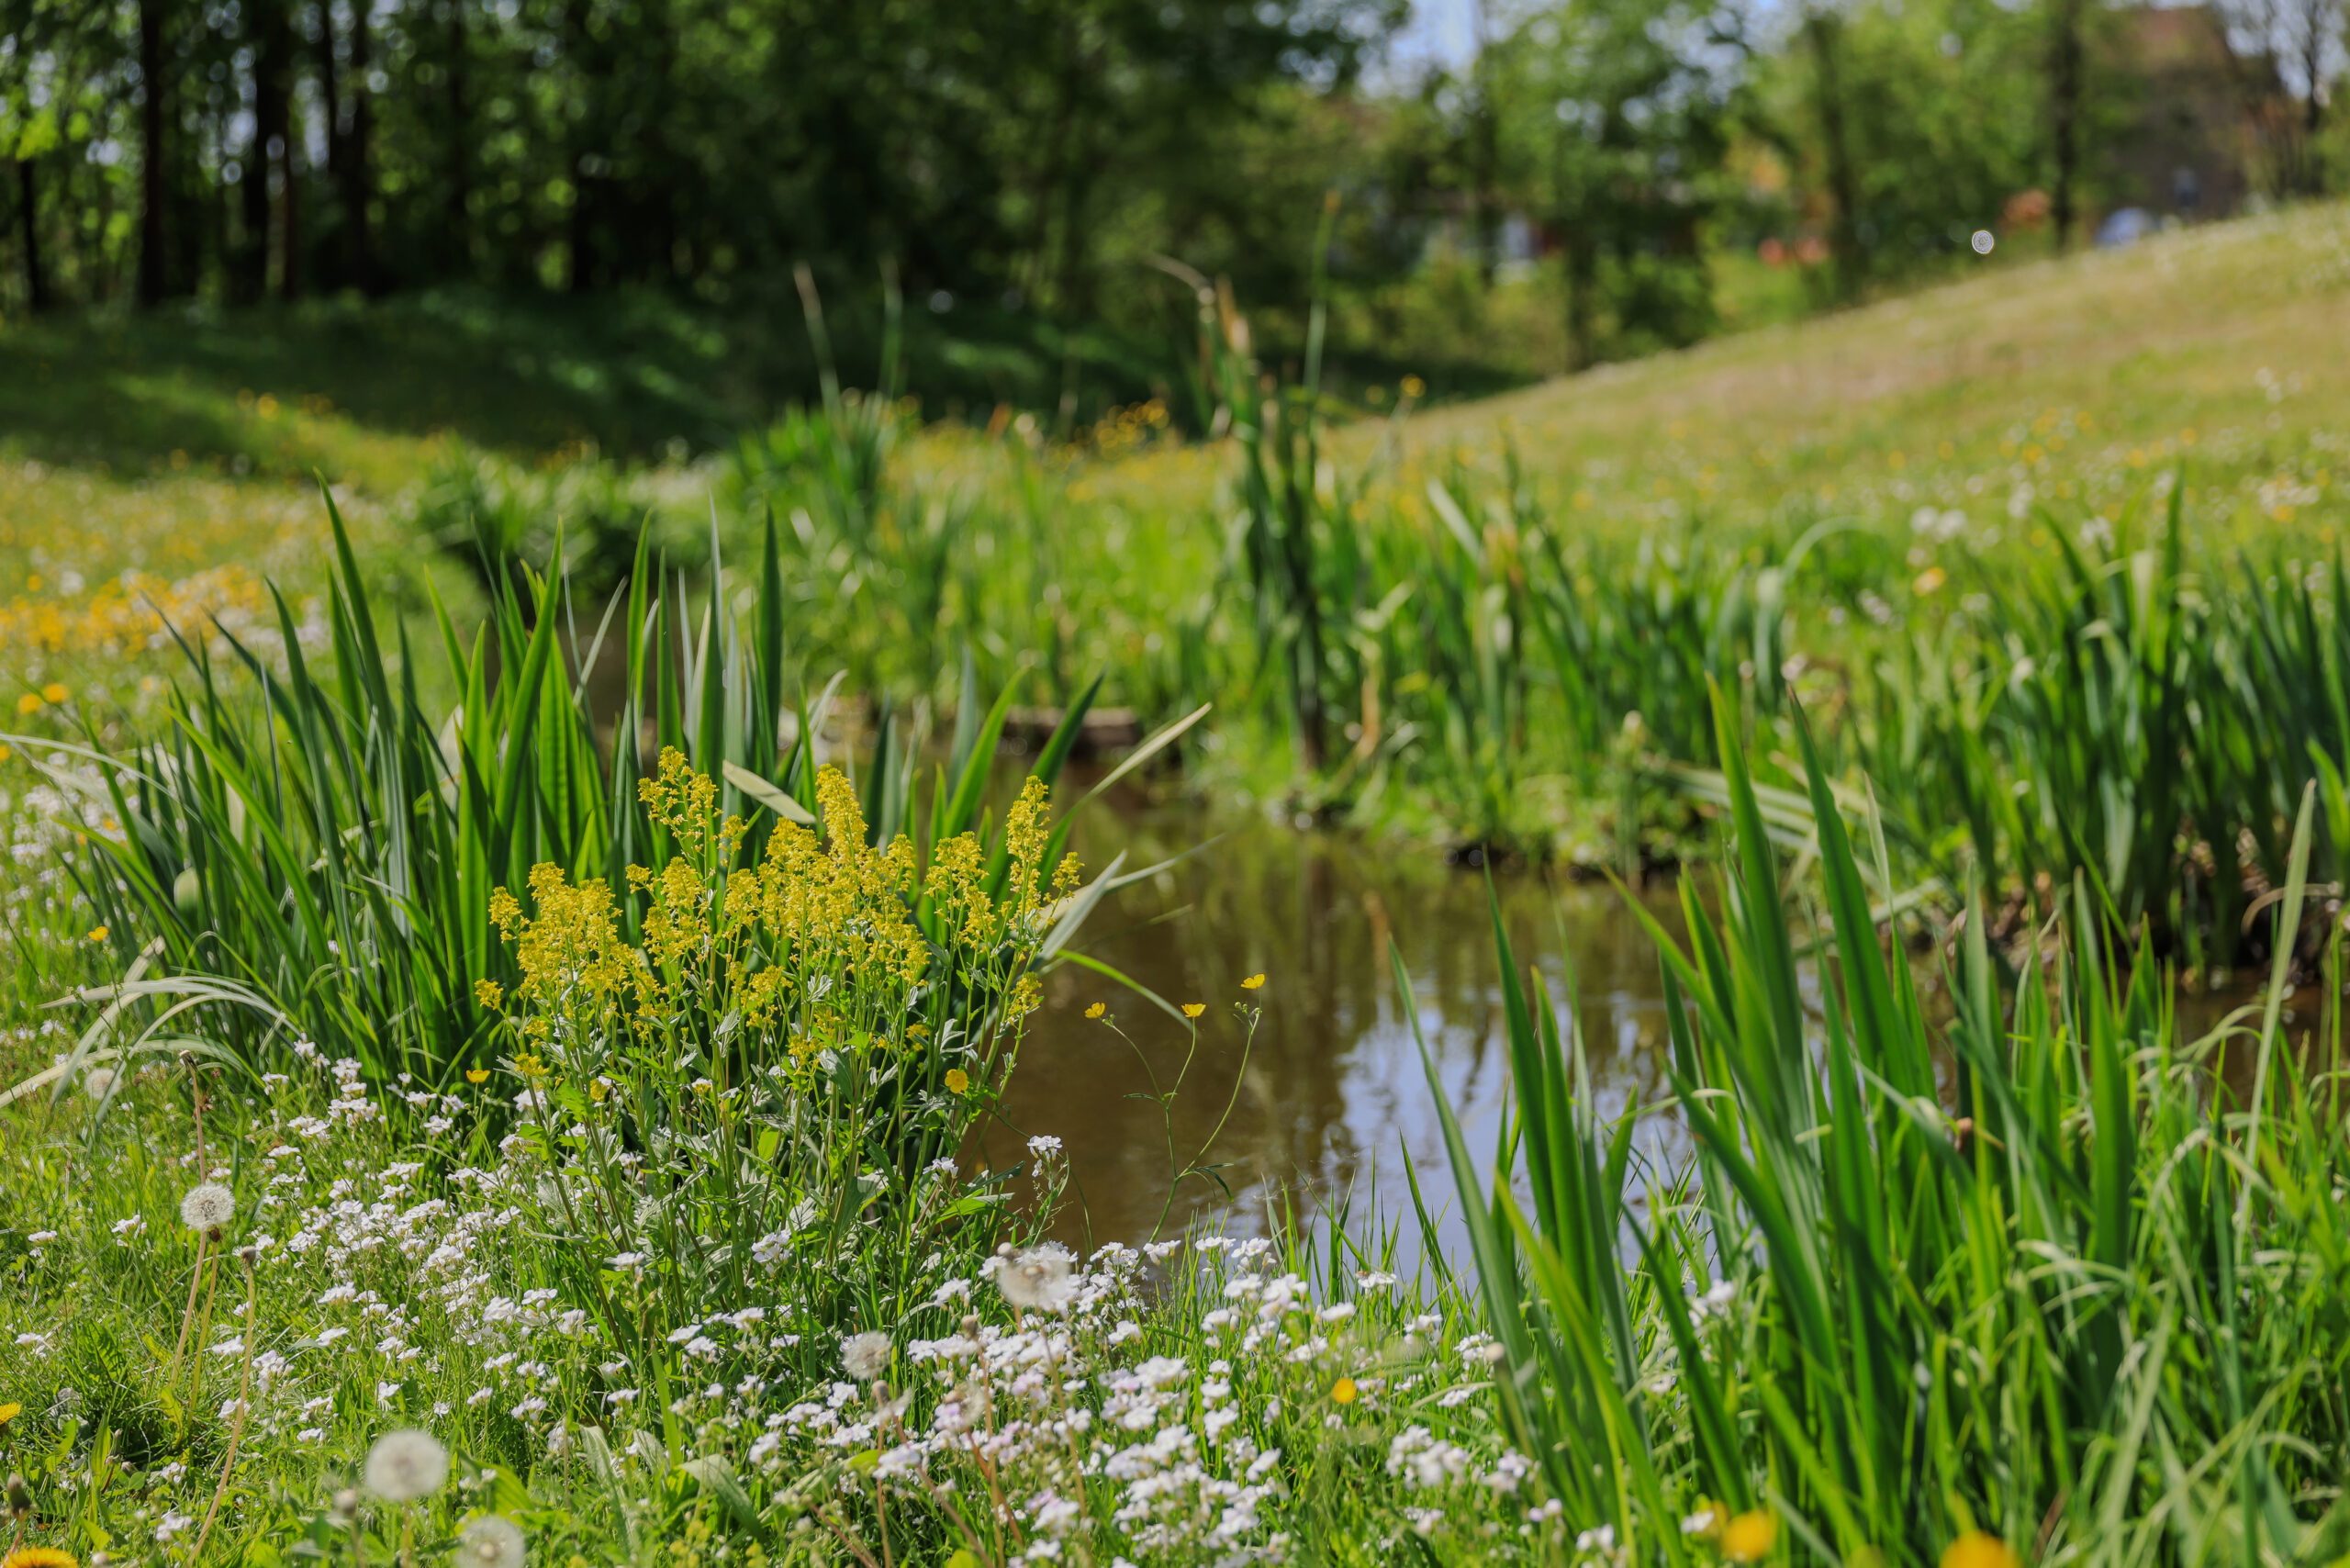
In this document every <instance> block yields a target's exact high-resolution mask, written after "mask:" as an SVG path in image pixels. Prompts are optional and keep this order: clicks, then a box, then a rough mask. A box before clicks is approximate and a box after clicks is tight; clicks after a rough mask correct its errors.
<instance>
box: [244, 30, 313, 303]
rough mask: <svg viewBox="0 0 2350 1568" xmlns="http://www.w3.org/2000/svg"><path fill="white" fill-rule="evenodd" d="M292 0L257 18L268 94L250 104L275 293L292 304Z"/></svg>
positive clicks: (297, 286) (260, 69)
mask: <svg viewBox="0 0 2350 1568" xmlns="http://www.w3.org/2000/svg"><path fill="white" fill-rule="evenodd" d="M292 11H293V4H292V0H274V3H272V4H270V5H269V6H268V8H267V9H266V10H265V11H264V12H263V17H262V42H261V56H260V60H259V62H257V63H256V65H255V71H256V73H259V74H262V75H264V76H266V77H267V79H268V82H269V86H268V90H267V91H266V92H263V93H260V94H256V95H254V99H253V122H254V127H255V129H256V130H257V131H258V132H259V139H260V142H261V150H262V153H263V165H262V168H261V170H260V171H259V172H260V173H261V174H263V182H262V188H263V191H264V192H268V193H269V194H270V195H271V196H274V198H275V205H276V208H277V210H276V214H275V220H274V223H273V224H272V239H273V240H274V247H275V250H276V252H277V269H276V270H277V294H278V297H279V298H281V299H293V298H296V297H298V296H299V295H300V294H301V292H302V225H301V221H300V217H301V215H300V212H299V210H298V208H297V205H296V204H297V199H298V197H299V196H300V186H299V185H298V184H297V181H296V179H295V174H294V165H295V161H294V17H293V15H292ZM272 173H274V174H276V176H277V189H276V190H275V191H274V192H271V191H269V184H270V182H269V180H268V178H267V176H268V175H269V174H272Z"/></svg>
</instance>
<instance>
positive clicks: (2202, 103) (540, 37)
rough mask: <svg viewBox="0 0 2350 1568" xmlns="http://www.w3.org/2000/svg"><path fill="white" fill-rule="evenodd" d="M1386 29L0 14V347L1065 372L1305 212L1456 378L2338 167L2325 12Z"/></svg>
mask: <svg viewBox="0 0 2350 1568" xmlns="http://www.w3.org/2000/svg"><path fill="white" fill-rule="evenodd" d="M1410 3H1411V0H1254V3H1253V4H1238V3H1235V0H1004V3H1002V4H999V5H995V6H986V7H975V6H961V5H950V4H945V3H942V0H867V3H864V4H859V5H854V6H845V5H839V4H834V3H830V0H0V176H5V177H0V214H5V217H6V223H5V225H0V316H5V315H14V314H17V313H21V312H25V311H37V310H43V309H48V308H55V307H58V306H62V305H75V306H99V305H109V304H113V303H116V302H124V303H135V304H139V305H143V306H148V307H157V306H162V305H165V304H168V303H171V302H175V301H199V302H203V303H205V304H206V305H207V306H209V305H221V306H233V305H245V304H253V303H258V302H262V301H267V300H297V299H303V298H308V297H319V296H341V297H379V296H382V295H386V294H390V293H395V292H405V291H417V290H424V289H443V290H446V289H451V288H461V289H463V288H470V289H476V290H482V291H488V292H491V293H495V294H498V295H500V296H511V295H516V294H528V295H545V296H569V295H588V296H599V297H600V296H603V295H606V294H609V293H610V292H612V291H616V290H633V291H648V290H649V291H654V292H656V293H660V294H662V295H664V296H666V297H671V298H674V299H677V300H679V301H683V302H687V303H688V304H690V305H695V306H699V307H707V308H710V310H711V312H713V313H714V314H713V315H712V317H711V319H715V320H731V321H743V320H749V319H754V318H756V317H758V316H759V315H760V313H761V312H770V313H775V314H778V315H779V316H780V315H785V314H795V313H796V309H797V305H796V297H794V296H793V295H792V294H791V292H790V290H789V284H788V281H787V280H788V276H789V269H790V267H791V266H792V265H793V264H794V263H800V262H806V263H811V265H813V266H814V267H815V268H816V271H817V274H818V275H819V277H820V278H822V280H823V281H824V284H825V286H826V288H827V290H828V297H856V298H861V299H867V300H869V299H871V298H873V297H877V296H878V279H879V277H880V275H881V272H882V269H883V266H884V264H885V263H886V264H887V265H888V266H889V267H890V269H892V270H893V272H894V275H895V276H896V277H897V279H899V280H900V284H901V287H902V289H903V291H904V297H905V298H906V300H907V302H908V308H909V309H910V310H911V311H912V313H913V314H914V315H915V316H916V317H917V318H922V317H923V316H924V315H925V313H926V314H927V316H928V317H931V318H935V319H936V321H935V322H934V325H935V326H936V328H937V330H939V331H940V332H943V333H946V334H947V335H949V336H952V335H954V334H955V332H957V331H958V330H965V329H966V328H968V331H970V332H973V333H979V334H980V335H984V333H982V332H980V327H981V324H985V323H992V329H991V330H1011V331H1012V332H1013V335H1015V336H1019V335H1022V334H1025V335H1026V341H1027V342H1029V346H1030V347H1031V348H1032V349H1034V348H1035V346H1036V345H1037V344H1038V343H1046V342H1049V343H1050V344H1057V345H1059V352H1062V353H1066V354H1067V355H1069V359H1070V364H1072V365H1074V364H1076V363H1077V357H1078V355H1079V347H1078V344H1079V335H1080V334H1082V333H1084V332H1089V331H1091V332H1106V333H1109V334H1112V335H1113V336H1118V335H1121V334H1123V335H1124V341H1127V342H1164V343H1167V344H1170V345H1180V344H1185V343H1188V341H1189V336H1190V333H1191V330H1192V325H1191V324H1192V321H1193V319H1194V313H1195V309H1196V306H1195V302H1194V301H1193V300H1192V298H1191V297H1190V296H1189V294H1188V292H1187V291H1186V290H1185V289H1184V288H1182V287H1181V286H1178V285H1176V284H1175V283H1174V282H1173V281H1172V280H1171V278H1170V277H1169V274H1167V272H1165V271H1164V270H1162V269H1158V268H1154V267H1153V266H1151V265H1150V264H1149V263H1150V262H1151V261H1152V259H1153V258H1155V257H1159V256H1169V257H1173V258H1176V259H1178V260H1180V261H1181V262H1183V263H1186V264H1187V265H1189V266H1191V267H1193V268H1196V269H1198V270H1199V271H1201V272H1203V273H1204V274H1208V275H1211V276H1223V277H1226V278H1228V279H1230V281H1231V284H1232V286H1233V289H1234V291H1235V293H1236V295H1237V297H1238V298H1239V299H1241V300H1242V301H1243V302H1244V303H1245V304H1246V305H1247V306H1248V307H1249V308H1251V309H1252V311H1253V312H1255V313H1258V315H1259V341H1260V344H1261V345H1262V346H1264V347H1265V348H1266V349H1267V350H1268V351H1269V352H1279V350H1280V347H1281V345H1282V344H1283V343H1293V342H1295V340H1296V338H1297V336H1298V332H1297V323H1298V322H1299V321H1300V320H1301V319H1302V308H1303V306H1304V302H1305V299H1304V297H1305V294H1306V292H1307V290H1308V287H1309V277H1310V275H1311V263H1312V258H1311V255H1310V253H1309V252H1310V251H1311V249H1312V243H1311V235H1312V233H1313V230H1314V225H1315V221H1316V219H1317V218H1318V217H1319V214H1320V210H1321V203H1322V196H1323V194H1324V193H1325V192H1326V191H1329V190H1337V192H1339V193H1340V196H1341V198H1342V200H1341V207H1340V218H1339V221H1338V224H1337V229H1336V230H1335V237H1334V240H1333V245H1332V253H1331V257H1330V263H1331V265H1330V274H1329V275H1330V278H1331V285H1330V287H1331V291H1332V304H1333V306H1334V324H1335V330H1336V334H1337V336H1336V340H1335V341H1336V342H1337V345H1338V347H1339V349H1340V350H1341V352H1342V353H1346V354H1350V355H1351V356H1352V362H1353V363H1354V364H1356V366H1357V369H1358V370H1359V372H1360V375H1359V379H1360V380H1362V381H1363V382H1364V383H1365V385H1366V386H1368V385H1369V384H1370V383H1371V382H1373V381H1375V380H1377V379H1379V378H1381V377H1386V376H1392V375H1394V374H1400V369H1401V367H1404V366H1409V365H1417V366H1419V367H1421V368H1423V369H1424V370H1427V371H1429V372H1432V373H1433V375H1434V377H1435V378H1438V379H1444V378H1447V377H1449V379H1450V381H1451V382H1452V383H1455V384H1458V385H1460V386H1464V387H1470V386H1475V385H1477V384H1478V382H1479V378H1480V377H1483V378H1484V379H1485V380H1486V381H1488V382H1490V381H1492V380H1494V379H1496V378H1499V379H1507V378H1510V377H1515V376H1523V375H1534V374H1539V373H1544V372H1550V371H1556V370H1559V369H1562V368H1568V367H1572V366H1577V365H1583V364H1591V363H1594V362H1595V361H1598V360H1602V359H1606V358H1610V357H1618V356H1622V355H1627V354H1634V353H1644V352H1648V351H1650V350H1652V349H1655V348H1659V347H1663V346H1671V345H1674V344H1680V343H1685V342H1691V341H1694V340H1695V339H1696V338H1699V337H1702V336H1704V335H1705V334H1707V332H1710V331H1713V330H1718V329H1719V328H1720V327H1722V326H1724V325H1742V324H1747V323H1750V322H1752V321H1755V320H1759V319H1774V318H1776V317H1784V316H1786V315H1791V314H1794V313H1797V312H1799V311H1802V310H1807V309H1811V308H1820V307H1823V306H1827V305H1832V304H1835V303H1838V302H1841V301H1849V300H1852V299H1856V298H1859V297H1863V296H1865V295H1866V294H1868V293H1870V292H1872V291H1874V290H1878V289H1882V288H1887V287H1897V286H1902V285H1903V284H1904V283H1906V282H1908V281H1910V280H1914V279H1916V278H1918V277H1919V276H1921V275H1931V274H1933V273H1934V272H1935V271H1936V270H1937V269H1942V268H1947V267H1950V266H1953V265H1955V264H1959V263H1963V262H1965V261H1967V260H1969V259H1970V258H1971V257H1972V256H1973V254H1974V246H1975V243H1976V241H1975V235H1976V234H1977V233H1978V232H1985V233H1988V234H1991V235H1992V236H1994V238H1995V239H1996V241H1997V242H1998V243H2001V244H2008V245H2011V246H2013V245H2021V246H2025V247H2044V246H2048V245H2062V244H2067V243H2083V242H2087V241H2089V240H2090V239H2092V238H2095V237H2097V236H2098V235H2100V234H2103V235H2104V236H2105V237H2106V238H2108V239H2112V238H2116V237H2119V236H2120V234H2121V230H2118V229H2116V228H2115V227H2114V226H2115V224H2116V222H2117V221H2120V222H2121V229H2128V228H2129V227H2130V225H2131V224H2152V223H2157V222H2161V221H2165V220H2168V219H2171V218H2183V219H2193V218H2199V217H2206V216H2214V215H2217V214H2219V213H2221V212H2223V211H2227V210H2233V209H2234V208H2236V207H2241V206H2242V205H2243V204H2244V202H2246V201H2247V200H2257V199H2276V198H2281V197H2288V196H2310V195H2315V194H2321V193H2323V192H2324V191H2326V190H2328V189H2329V188H2331V186H2332V185H2333V182H2334V181H2335V180H2336V179H2338V178H2339V174H2338V171H2339V170H2340V169H2341V168H2342V167H2343V165H2344V158H2343V157H2342V156H2341V155H2339V154H2338V153H2334V152H2332V151H2329V149H2330V148H2331V147H2332V146H2333V143H2334V142H2336V141H2338V140H2340V139H2341V137H2342V134H2343V133H2342V132H2341V130H2340V129H2339V128H2338V126H2336V125H2335V124H2334V123H2333V117H2331V116H2330V114H2329V106H2330V99H2331V95H2332V91H2333V86H2334V84H2335V83H2336V81H2337V79H2338V78H2339V76H2340V75H2341V73H2342V69H2343V59H2342V35H2343V14H2342V0H2226V8H2224V9H2210V8H2205V7H2199V6H2188V7H2179V8H2175V9H2147V8H2143V7H2137V6H2115V5H2110V4H2107V3H2105V0H1787V3H1785V4H1774V5H1768V6H1765V5H1761V4H1758V3H1753V0H1725V3H1723V4H1720V5H1710V4H1708V3H1707V0H1566V3H1563V4H1542V3H1537V0H1529V3H1527V4H1525V5H1521V6H1514V7H1511V6H1503V5H1500V4H1498V0H1495V3H1493V4H1490V5H1489V4H1487V3H1486V0H1423V4H1449V5H1454V6H1460V5H1466V6H1473V7H1474V10H1473V13H1472V21H1473V31H1474V35H1475V39H1476V47H1475V48H1474V49H1473V50H1470V51H1469V52H1468V54H1467V57H1466V58H1463V59H1459V60H1455V61H1453V62H1450V63H1449V64H1440V65H1429V66H1414V65H1412V64H1410V63H1409V62H1399V61H1398V60H1396V59H1395V58H1393V56H1392V55H1391V53H1390V52H1389V50H1388V45H1389V42H1390V40H1391V39H1393V36H1394V35H1395V33H1396V31H1397V29H1398V28H1400V27H1402V26H1403V25H1404V23H1405V22H1406V21H1407V19H1408V15H1409V6H1410ZM2125 213H2126V214H2135V215H2137V216H2136V217H2134V218H2128V219H2126V220H2117V218H2116V216H2115V215H2116V214H2125ZM1005 323H1014V324H1015V325H1013V327H1011V328H1008V329H1007V328H1006V327H1005ZM958 324H960V325H958ZM1088 352H1089V353H1090V352H1091V351H1088ZM1145 357H1146V358H1147V355H1146V356H1145ZM1138 378H1139V379H1148V377H1147V375H1139V376H1136V375H1130V376H1128V377H1127V378H1126V379H1127V380H1128V381H1129V382H1132V381H1135V380H1136V379H1138ZM916 379H917V389H919V381H920V376H919V375H917V378H916ZM1111 379H1112V380H1116V379H1117V378H1116V377H1115V376H1112V377H1111ZM1124 389H1125V390H1128V391H1131V390H1135V388H1134V387H1133V386H1126V387H1125V388H1124ZM1105 395H1106V394H1105ZM1064 400H1066V399H1064Z"/></svg>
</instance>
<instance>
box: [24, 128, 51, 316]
mask: <svg viewBox="0 0 2350 1568" xmlns="http://www.w3.org/2000/svg"><path fill="white" fill-rule="evenodd" d="M17 233H18V235H19V237H20V238H21V239H22V240H23V241H24V248H25V303H26V305H27V306H28V308H31V310H32V311H33V313H34V314H35V315H39V313H40V312H41V311H44V310H46V309H48V308H50V306H51V305H53V304H55V303H56V301H55V300H54V299H52V298H51V297H50V292H49V274H47V273H46V272H43V271H42V270H41V264H40V185H39V181H38V180H37V179H36V178H35V176H34V174H33V161H32V160H31V159H29V158H19V159H17Z"/></svg>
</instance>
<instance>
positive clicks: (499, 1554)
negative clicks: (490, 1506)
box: [457, 1514, 526, 1568]
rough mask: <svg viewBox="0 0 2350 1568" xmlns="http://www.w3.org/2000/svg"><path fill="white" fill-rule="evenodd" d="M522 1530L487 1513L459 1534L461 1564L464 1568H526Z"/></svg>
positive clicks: (458, 1550) (501, 1518)
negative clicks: (523, 1558)
mask: <svg viewBox="0 0 2350 1568" xmlns="http://www.w3.org/2000/svg"><path fill="white" fill-rule="evenodd" d="M525 1550H526V1548H525V1543H524V1541H523V1540H522V1529H521V1527H520V1525H517V1524H516V1523H515V1522H514V1521H513V1520H512V1519H509V1518H505V1517H504V1516H503V1515H499V1514H485V1515H483V1516H482V1517H481V1518H477V1519H475V1520H473V1521H471V1522H470V1523H468V1524H467V1525H466V1526H465V1528H464V1529H461V1530H459V1531H458V1532H457V1562H459V1563H460V1564H462V1565H463V1568H522V1557H523V1553H524V1551H525Z"/></svg>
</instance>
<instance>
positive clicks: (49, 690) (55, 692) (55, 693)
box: [40, 680, 73, 702]
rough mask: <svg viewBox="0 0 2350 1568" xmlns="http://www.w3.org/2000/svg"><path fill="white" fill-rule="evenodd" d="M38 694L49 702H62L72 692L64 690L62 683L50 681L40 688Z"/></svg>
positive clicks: (71, 694)
mask: <svg viewBox="0 0 2350 1568" xmlns="http://www.w3.org/2000/svg"><path fill="white" fill-rule="evenodd" d="M40 694H41V696H42V697H43V698H44V699H46V700H49V701H51V702H62V701H64V700H66V699H67V698H69V697H71V696H73V693H72V692H70V691H68V690H66V689H65V688H64V686H63V684H62V682H59V681H54V680H52V681H50V683H49V684H48V685H47V686H44V687H42V688H41V689H40Z"/></svg>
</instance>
